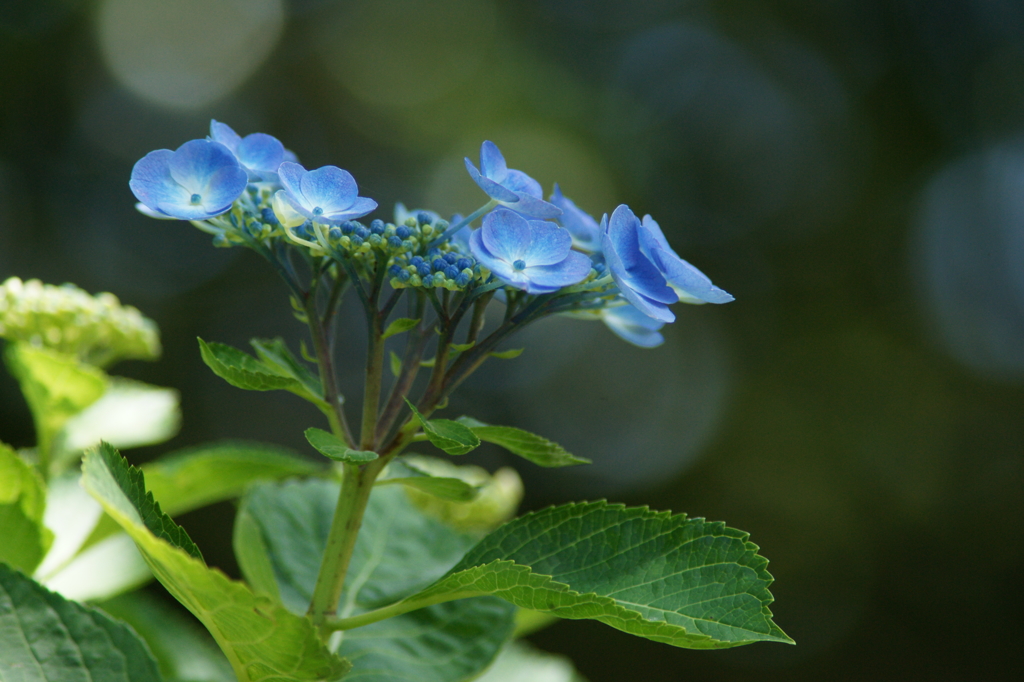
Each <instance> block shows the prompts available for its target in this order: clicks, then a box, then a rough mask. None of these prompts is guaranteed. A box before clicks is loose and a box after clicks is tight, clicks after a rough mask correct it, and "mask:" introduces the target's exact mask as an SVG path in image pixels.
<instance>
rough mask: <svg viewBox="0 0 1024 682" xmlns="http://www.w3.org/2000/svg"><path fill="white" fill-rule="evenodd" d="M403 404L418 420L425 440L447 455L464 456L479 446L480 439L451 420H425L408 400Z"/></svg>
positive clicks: (466, 428)
mask: <svg viewBox="0 0 1024 682" xmlns="http://www.w3.org/2000/svg"><path fill="white" fill-rule="evenodd" d="M405 402H406V404H407V405H408V406H409V409H410V410H412V412H413V414H415V415H416V418H417V419H418V420H419V422H420V425H421V426H422V427H423V433H425V434H426V435H427V440H429V441H430V442H431V443H432V444H433V445H434V446H435V447H437V448H440V449H441V450H444V451H445V452H447V453H448V454H449V455H464V454H466V453H467V452H470V451H472V450H474V449H475V448H476V447H477V446H478V445H480V439H479V438H477V436H476V434H474V433H473V432H472V431H471V430H470V429H469V428H468V427H466V426H463V425H462V424H460V423H458V422H455V421H452V420H451V419H425V418H424V417H423V415H422V414H420V411H419V410H417V409H416V406H415V405H413V404H412V403H411V402H409V400H408V399H406V401H405Z"/></svg>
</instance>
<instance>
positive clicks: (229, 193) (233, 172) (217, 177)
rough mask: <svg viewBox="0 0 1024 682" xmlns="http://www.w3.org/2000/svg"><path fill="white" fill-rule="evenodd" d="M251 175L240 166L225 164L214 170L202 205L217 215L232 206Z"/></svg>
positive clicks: (204, 192)
mask: <svg viewBox="0 0 1024 682" xmlns="http://www.w3.org/2000/svg"><path fill="white" fill-rule="evenodd" d="M248 184H249V176H248V175H246V173H245V171H244V170H242V169H241V168H239V167H238V166H223V167H221V168H218V169H217V170H216V171H214V173H213V175H212V176H210V179H209V181H208V182H207V183H206V188H205V189H204V190H203V192H202V194H201V196H202V206H203V208H205V209H206V211H207V212H208V213H209V214H210V215H211V216H213V215H217V214H219V213H223V212H224V211H226V210H228V209H229V208H231V204H233V203H234V201H235V199H237V198H238V197H239V196H240V195H241V194H242V192H244V191H245V187H246V185H248Z"/></svg>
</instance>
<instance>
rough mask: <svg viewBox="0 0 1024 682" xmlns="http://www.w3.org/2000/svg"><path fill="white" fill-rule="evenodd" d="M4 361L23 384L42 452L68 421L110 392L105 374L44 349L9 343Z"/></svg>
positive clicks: (22, 388)
mask: <svg viewBox="0 0 1024 682" xmlns="http://www.w3.org/2000/svg"><path fill="white" fill-rule="evenodd" d="M4 360H5V361H6V363H7V367H8V368H9V369H10V370H11V374H13V375H14V377H15V378H16V379H17V380H18V383H20V384H21V392H22V393H23V394H24V395H25V402H27V403H28V407H29V410H31V412H32V419H33V420H34V422H35V426H36V437H37V439H38V441H39V447H40V448H43V449H46V448H49V447H50V445H51V444H52V443H53V440H54V438H55V437H56V435H57V433H58V432H59V431H60V430H61V429H62V428H63V427H64V424H65V423H66V422H67V421H68V419H70V418H71V417H73V416H74V415H76V414H78V413H79V412H81V411H82V410H84V409H85V408H87V407H89V405H92V404H93V403H94V402H96V401H97V400H99V398H100V396H102V395H103V394H104V393H105V392H106V390H107V385H108V382H109V379H108V377H107V375H106V374H105V373H104V372H103V371H102V370H99V369H97V368H95V367H92V366H91V365H86V364H83V363H81V362H79V361H78V360H76V359H75V358H73V357H71V356H68V355H61V354H60V353H56V352H54V351H51V350H47V349H45V348H36V347H35V346H30V345H27V344H24V343H8V344H7V348H6V349H5V351H4Z"/></svg>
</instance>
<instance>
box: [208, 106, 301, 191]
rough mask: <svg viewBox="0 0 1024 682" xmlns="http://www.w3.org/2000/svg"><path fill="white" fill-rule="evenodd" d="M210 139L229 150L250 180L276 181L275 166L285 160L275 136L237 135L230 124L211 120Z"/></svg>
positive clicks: (282, 149) (260, 134)
mask: <svg viewBox="0 0 1024 682" xmlns="http://www.w3.org/2000/svg"><path fill="white" fill-rule="evenodd" d="M210 139H211V140H213V141H214V142H220V143H221V144H222V145H224V146H225V147H227V148H228V149H230V150H231V153H232V154H234V155H235V158H236V159H238V163H239V164H240V165H241V166H242V168H244V169H245V171H246V172H247V173H248V174H249V180H250V182H277V168H278V166H280V165H281V162H282V161H284V160H285V152H284V145H283V144H281V142H280V140H278V139H277V138H276V137H274V136H272V135H267V134H265V133H253V134H251V135H246V136H245V137H239V135H238V133H236V132H235V131H234V130H232V129H231V126H229V125H227V124H226V123H220V122H219V121H214V120H211V121H210Z"/></svg>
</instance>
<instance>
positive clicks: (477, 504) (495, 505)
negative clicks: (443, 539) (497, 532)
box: [406, 460, 523, 537]
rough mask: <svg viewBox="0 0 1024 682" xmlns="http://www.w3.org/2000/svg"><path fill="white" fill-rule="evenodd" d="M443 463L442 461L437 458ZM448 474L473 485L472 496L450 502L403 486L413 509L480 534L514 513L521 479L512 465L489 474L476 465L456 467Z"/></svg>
mask: <svg viewBox="0 0 1024 682" xmlns="http://www.w3.org/2000/svg"><path fill="white" fill-rule="evenodd" d="M437 461H439V462H444V460H437ZM444 463H445V464H446V465H447V466H448V467H450V468H451V470H452V473H451V474H450V475H453V476H457V477H458V478H461V479H462V480H463V481H466V482H467V483H469V484H470V485H473V486H474V487H475V488H476V497H475V498H474V499H473V500H471V501H469V502H452V501H449V500H443V499H441V498H438V497H434V496H433V495H428V494H426V493H423V492H420V491H419V490H417V489H415V488H406V494H408V496H409V500H410V501H412V503H413V504H414V505H416V508H417V509H419V510H420V511H422V512H423V513H425V514H427V515H428V516H430V517H432V518H435V519H437V520H438V521H441V522H442V523H444V524H445V525H448V526H451V527H452V528H454V529H455V530H457V531H459V532H462V533H467V534H471V535H473V536H474V537H482V536H484V535H486V534H487V533H489V532H491V531H492V530H494V529H495V528H497V527H498V526H500V525H501V524H503V523H505V522H506V521H508V520H509V519H510V518H512V517H513V516H515V513H516V509H517V508H518V507H519V503H520V502H521V501H522V499H523V481H522V479H521V478H519V474H518V473H517V472H516V470H515V469H513V468H512V467H502V468H500V469H498V470H497V471H495V472H494V473H493V474H489V473H487V471H486V470H484V469H482V468H480V467H478V466H472V465H470V466H456V465H454V464H451V463H448V462H444Z"/></svg>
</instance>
